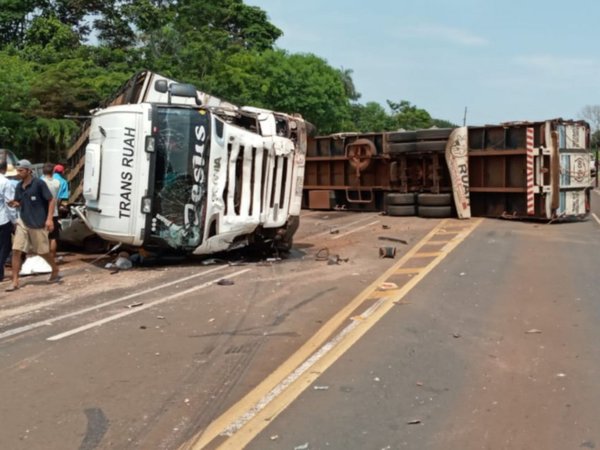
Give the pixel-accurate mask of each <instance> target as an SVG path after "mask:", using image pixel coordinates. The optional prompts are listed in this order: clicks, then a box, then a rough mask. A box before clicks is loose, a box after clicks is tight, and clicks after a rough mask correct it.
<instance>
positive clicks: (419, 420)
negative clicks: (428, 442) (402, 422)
mask: <svg viewBox="0 0 600 450" xmlns="http://www.w3.org/2000/svg"><path fill="white" fill-rule="evenodd" d="M406 423H407V425H418V424H420V423H422V422H421V419H413V420H409V421H408V422H406Z"/></svg>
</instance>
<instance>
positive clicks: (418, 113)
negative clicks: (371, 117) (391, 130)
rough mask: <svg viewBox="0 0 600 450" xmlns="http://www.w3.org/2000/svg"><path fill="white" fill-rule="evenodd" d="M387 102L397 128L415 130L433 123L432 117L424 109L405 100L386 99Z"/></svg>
mask: <svg viewBox="0 0 600 450" xmlns="http://www.w3.org/2000/svg"><path fill="white" fill-rule="evenodd" d="M387 104H388V106H389V107H390V109H391V111H392V117H393V119H394V121H395V123H396V127H397V128H402V129H405V130H417V129H420V128H429V127H431V126H432V125H433V121H432V118H431V116H430V115H429V113H428V112H427V111H426V110H424V109H421V108H417V107H416V106H415V105H411V103H410V102H409V101H407V100H400V102H393V101H391V100H388V101H387Z"/></svg>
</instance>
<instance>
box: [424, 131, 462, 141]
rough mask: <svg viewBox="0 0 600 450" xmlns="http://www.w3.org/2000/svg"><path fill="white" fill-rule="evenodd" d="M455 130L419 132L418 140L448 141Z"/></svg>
mask: <svg viewBox="0 0 600 450" xmlns="http://www.w3.org/2000/svg"><path fill="white" fill-rule="evenodd" d="M452 130H454V128H434V129H431V130H417V132H416V133H417V139H419V140H422V141H426V140H432V139H448V138H449V137H450V133H452Z"/></svg>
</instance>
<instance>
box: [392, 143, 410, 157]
mask: <svg viewBox="0 0 600 450" xmlns="http://www.w3.org/2000/svg"><path fill="white" fill-rule="evenodd" d="M415 151H417V143H416V142H401V143H395V144H389V145H388V153H389V154H390V155H398V154H401V153H407V152H415Z"/></svg>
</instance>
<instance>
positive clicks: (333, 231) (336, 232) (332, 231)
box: [329, 228, 340, 234]
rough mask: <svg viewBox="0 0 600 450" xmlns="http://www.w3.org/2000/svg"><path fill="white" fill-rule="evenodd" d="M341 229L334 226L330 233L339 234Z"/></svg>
mask: <svg viewBox="0 0 600 450" xmlns="http://www.w3.org/2000/svg"><path fill="white" fill-rule="evenodd" d="M339 232H340V230H338V229H336V228H332V229H331V230H329V234H339Z"/></svg>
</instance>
